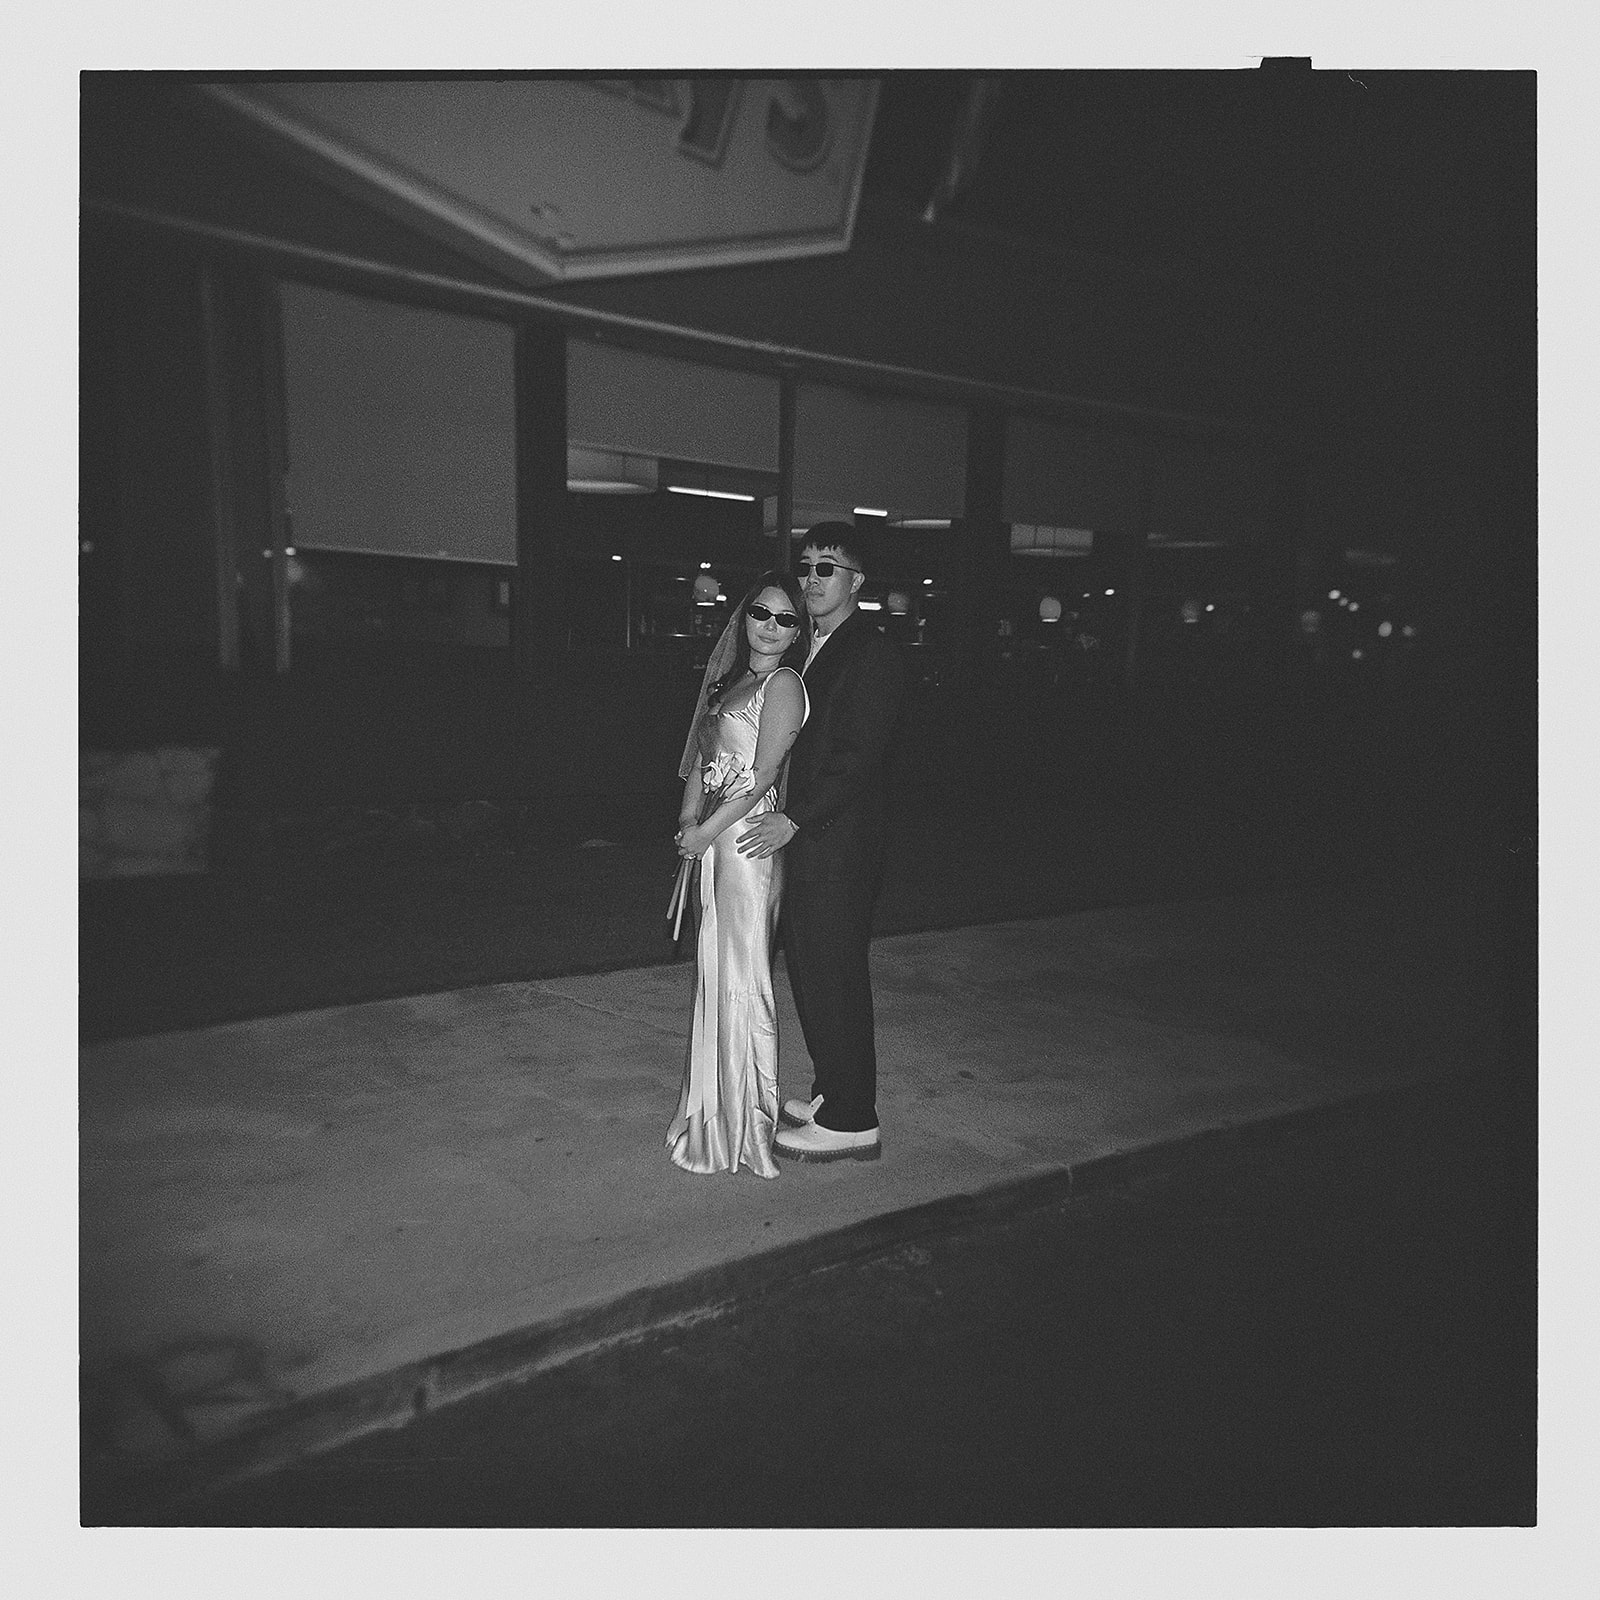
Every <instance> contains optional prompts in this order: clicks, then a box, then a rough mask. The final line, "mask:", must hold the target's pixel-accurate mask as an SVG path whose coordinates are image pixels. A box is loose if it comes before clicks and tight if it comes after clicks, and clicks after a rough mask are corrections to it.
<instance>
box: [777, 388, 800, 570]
mask: <svg viewBox="0 0 1600 1600" xmlns="http://www.w3.org/2000/svg"><path fill="white" fill-rule="evenodd" d="M795 389H796V381H795V373H794V368H793V367H785V368H784V369H783V371H782V372H780V373H779V374H778V528H777V535H778V571H779V572H793V571H794V540H793V539H792V538H791V537H790V533H789V530H790V529H791V528H792V527H793V526H794V419H795V404H796V401H795Z"/></svg>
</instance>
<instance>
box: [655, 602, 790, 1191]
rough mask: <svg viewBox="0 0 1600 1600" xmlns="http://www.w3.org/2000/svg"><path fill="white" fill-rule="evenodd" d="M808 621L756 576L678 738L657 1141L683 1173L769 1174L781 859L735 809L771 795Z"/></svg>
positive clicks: (773, 804) (751, 808)
mask: <svg viewBox="0 0 1600 1600" xmlns="http://www.w3.org/2000/svg"><path fill="white" fill-rule="evenodd" d="M810 637H811V623H810V618H809V617H808V616H807V614H806V607H805V601H804V599H803V598H802V596H801V592H800V587H799V585H798V584H797V583H796V582H795V580H794V578H793V577H791V576H789V575H788V574H785V573H777V572H769V573H764V574H763V575H762V576H761V577H760V578H758V579H757V580H756V583H755V585H754V586H753V587H752V588H751V590H750V591H749V593H748V594H746V596H745V597H744V599H743V600H742V601H741V602H740V604H739V607H738V609H737V611H735V613H734V615H733V618H732V620H731V621H730V623H729V625H728V628H727V631H726V632H725V633H724V634H723V636H722V639H721V641H720V642H719V643H718V646H717V649H716V651H714V652H713V654H712V658H711V663H710V665H709V666H708V667H707V669H706V679H705V683H704V685H703V686H702V688H701V692H700V703H699V705H698V706H697V707H696V710H695V719H694V723H693V725H692V726H691V728H690V733H689V743H688V745H687V746H686V747H685V753H684V763H683V766H682V767H681V768H680V772H683V774H684V776H685V782H684V790H683V804H682V807H681V808H680V812H679V820H680V821H681V822H682V824H683V826H682V827H681V828H680V829H679V831H678V835H677V842H678V854H679V855H680V856H682V857H684V858H686V859H693V860H698V861H699V863H700V871H699V880H700V881H699V893H698V900H697V903H698V906H699V911H700V929H699V937H698V940H697V943H696V952H695V953H696V963H697V970H696V974H695V998H694V1021H693V1024H692V1026H691V1028H690V1033H689V1048H688V1059H687V1061H686V1063H685V1065H684V1073H683V1087H682V1090H681V1091H680V1093H679V1095H678V1110H677V1115H676V1116H674V1117H673V1119H672V1124H671V1126H670V1127H669V1128H668V1129H667V1140H666V1142H667V1149H668V1150H669V1151H670V1152H671V1154H672V1159H673V1161H674V1162H676V1163H677V1165H678V1166H680V1167H682V1168H684V1169H685V1170H686V1171H688V1172H698V1173H713V1172H736V1171H737V1170H738V1169H739V1167H740V1166H741V1165H743V1166H747V1167H749V1168H750V1170H751V1171H752V1172H754V1173H756V1174H757V1176H759V1177H763V1178H775V1177H777V1175H778V1167H777V1163H776V1162H775V1161H774V1160H773V1157H772V1137H773V1133H774V1131H775V1128H776V1124H777V1116H778V1018H777V1011H776V1008H775V1006H774V1004H773V998H772V946H773V940H774V938H775V937H776V934H777V928H778V907H779V903H780V901H781V898H782V895H783V856H782V853H781V852H780V853H778V854H776V855H773V856H769V857H766V858H763V859H759V860H758V859H753V858H751V857H749V856H743V855H740V854H739V852H738V849H737V845H736V841H737V838H738V835H739V834H740V833H741V832H742V831H743V829H742V828H741V827H740V826H739V824H741V823H743V821H744V819H745V818H746V817H753V816H759V815H760V814H761V813H762V812H763V811H771V810H774V809H776V808H778V807H779V806H781V804H782V788H783V778H784V774H785V767H786V762H787V759H788V755H789V747H790V746H791V745H792V744H793V743H794V739H795V735H796V734H797V733H799V731H800V729H801V727H802V725H803V724H804V722H805V719H806V713H807V702H806V691H805V685H804V684H803V683H802V682H801V679H800V668H802V667H804V665H805V662H806V655H807V652H808V650H809V648H810Z"/></svg>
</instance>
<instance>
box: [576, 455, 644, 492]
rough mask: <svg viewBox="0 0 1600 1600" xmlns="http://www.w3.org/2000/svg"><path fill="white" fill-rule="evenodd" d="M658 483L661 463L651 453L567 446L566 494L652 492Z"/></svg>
mask: <svg viewBox="0 0 1600 1600" xmlns="http://www.w3.org/2000/svg"><path fill="white" fill-rule="evenodd" d="M659 483H660V466H659V463H658V462H657V461H656V459H655V457H653V456H633V455H628V454H627V453H626V452H624V451H621V450H595V449H591V448H590V447H589V446H588V445H583V444H569V445H568V446H567V492H568V493H569V494H654V493H655V491H656V488H657V487H658V485H659Z"/></svg>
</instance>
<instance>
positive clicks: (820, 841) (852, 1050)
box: [739, 522, 905, 1161]
mask: <svg viewBox="0 0 1600 1600" xmlns="http://www.w3.org/2000/svg"><path fill="white" fill-rule="evenodd" d="M798 572H799V577H800V586H801V588H802V589H803V590H804V592H805V597H806V610H807V611H809V612H810V613H811V625H812V643H811V657H810V660H809V661H808V662H807V664H806V669H805V674H804V676H805V685H806V694H807V697H808V699H809V701H810V715H809V716H808V717H807V719H806V723H805V726H804V727H803V728H802V729H801V730H800V734H799V737H798V738H796V740H795V742H794V749H793V751H792V752H791V754H790V757H789V788H788V794H787V797H786V799H785V803H784V809H783V810H782V811H776V812H769V813H767V814H766V815H764V816H763V817H761V818H760V820H759V821H757V822H756V823H754V824H753V825H752V826H751V827H750V828H748V829H747V830H746V831H745V832H744V833H743V834H741V835H740V838H739V849H740V851H741V852H742V853H743V854H745V855H752V856H766V855H771V854H772V853H773V852H774V851H776V850H786V852H787V853H786V855H785V857H784V889H783V911H782V929H783V944H784V951H785V955H786V957H787V960H788V967H789V985H790V988H791V989H792V990H793V991H794V1003H795V1009H796V1010H797V1011H798V1012H799V1013H800V1026H801V1029H802V1030H803V1031H804V1033H805V1038H806V1048H807V1049H808V1050H809V1051H810V1052H811V1062H812V1066H813V1068H814V1071H815V1076H814V1078H813V1081H812V1085H811V1094H812V1099H811V1100H810V1101H809V1103H808V1102H807V1101H804V1100H786V1101H785V1102H784V1103H783V1108H782V1111H781V1113H780V1116H781V1120H782V1121H783V1123H784V1124H785V1126H784V1127H783V1128H781V1129H780V1130H779V1132H778V1135H777V1138H776V1139H775V1141H774V1144H773V1149H774V1151H775V1153H776V1154H777V1155H780V1156H786V1157H788V1158H790V1159H791V1160H795V1161H846V1160H850V1161H876V1160H877V1159H878V1156H879V1155H880V1154H881V1145H880V1142H879V1135H878V1107H877V1080H878V1063H877V1053H876V1049H875V1046H874V1042H873V1023H872V982H871V978H870V976H869V974H868V970H867V946H868V942H869V940H870V939H871V936H872V902H873V900H874V899H875V898H876V895H877V891H878V881H879V878H880V875H881V873H882V868H883V850H884V834H885V824H886V820H887V819H886V816H885V812H886V809H887V796H886V791H885V774H884V762H885V758H886V756H887V753H888V747H889V740H890V737H891V735H892V734H893V732H894V726H895V723H896V721H897V720H898V718H899V715H900V707H901V702H902V700H903V698H904V694H905V671H904V667H903V666H902V664H901V661H900V654H899V652H898V651H897V650H896V649H895V648H894V646H893V645H891V644H889V643H888V641H887V640H885V639H884V638H883V637H882V636H881V635H880V634H879V632H878V630H877V629H876V628H875V627H873V625H872V622H871V620H870V618H869V617H868V616H867V615H866V614H864V613H863V612H861V611H860V610H859V609H858V607H857V597H858V594H859V592H860V589H861V585H862V583H863V582H864V581H865V577H864V570H863V563H862V544H861V540H860V538H859V536H858V535H857V533H856V530H855V528H854V527H853V526H852V525H851V524H850V523H848V522H819V523H817V524H816V526H815V527H813V528H812V529H811V530H810V531H809V532H808V533H807V535H806V541H805V545H804V548H803V549H802V551H801V554H800V561H799V566H798Z"/></svg>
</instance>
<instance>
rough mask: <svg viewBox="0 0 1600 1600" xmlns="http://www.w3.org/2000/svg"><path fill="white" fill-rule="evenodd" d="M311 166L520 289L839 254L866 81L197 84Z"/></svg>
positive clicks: (855, 190)
mask: <svg viewBox="0 0 1600 1600" xmlns="http://www.w3.org/2000/svg"><path fill="white" fill-rule="evenodd" d="M205 92H206V93H207V94H208V95H210V96H211V97H212V99H213V100H215V101H217V102H220V103H221V104H223V105H225V106H227V107H229V108H230V109H231V110H232V111H233V112H234V113H236V114H237V115H239V116H241V117H243V118H245V119H247V121H248V124H249V125H250V127H251V128H253V129H254V130H255V131H257V132H258V133H261V134H263V135H266V136H267V137H269V138H270V139H273V140H275V141H278V142H280V143H284V144H287V145H289V146H291V147H292V148H294V149H295V150H296V151H298V152H299V153H300V154H301V155H303V156H307V157H310V158H311V159H312V161H313V162H314V164H315V165H316V166H317V167H318V168H319V169H320V171H321V173H322V175H323V176H325V177H326V178H327V179H328V180H329V181H331V182H333V183H336V184H338V185H340V186H341V187H343V188H345V189H347V190H350V191H352V192H354V193H357V194H358V195H360V196H361V197H362V198H364V199H366V200H368V201H370V202H371V203H373V204H375V205H378V206H380V207H382V208H383V209H385V210H387V211H389V212H390V213H391V214H393V215H395V216H398V217H400V218H401V219H402V220H405V221H409V222H411V223H412V224H413V225H414V226H417V227H419V228H421V229H423V230H425V231H426V232H428V233H430V234H432V235H433V236H434V237H436V238H440V239H443V240H444V241H445V242H447V243H450V244H452V245H454V246H455V247H456V248H458V249H460V250H462V251H464V252H466V253H468V254H470V255H472V256H474V257H475V258H476V259H478V260H480V261H483V262H484V263H486V264H487V265H489V266H492V267H495V268H497V269H499V270H500V271H502V272H505V273H506V274H508V275H509V276H511V277H513V278H516V279H518V280H519V281H521V282H525V283H529V284H532V285H534V286H538V285H541V284H544V283H548V282H549V280H550V279H551V278H597V277H609V276H615V275H619V274H624V273H637V272H661V271H669V270H674V269H681V268H688V267H705V266H722V265H727V264H729V263H732V262H742V261H766V260H777V259H784V258H788V257H793V256H803V255H816V254H823V253H827V252H832V251H841V250H844V249H847V248H848V247H849V243H850V234H851V229H852V227H853V225H854V222H855V212H856V205H857V201H858V199H859V197H860V190H861V176H862V172H863V170H864V168H865V166H866V156H867V146H868V142H869V140H870V137H871V133H872V119H873V115H874V112H875V110H876V108H877V99H878V84H877V80H876V79H873V78H587V79H570V80H561V81H552V80H544V79H540V80H528V79H511V80H503V81H502V80H494V81H489V80H477V79H467V80H460V79H451V80H432V81H422V82H405V81H385V80H376V79H375V80H366V81H355V82H332V83H329V82H313V83H293V82H288V83H282V82H274V83H255V84H237V83H230V84H212V85H209V86H207V88H206V91H205Z"/></svg>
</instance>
